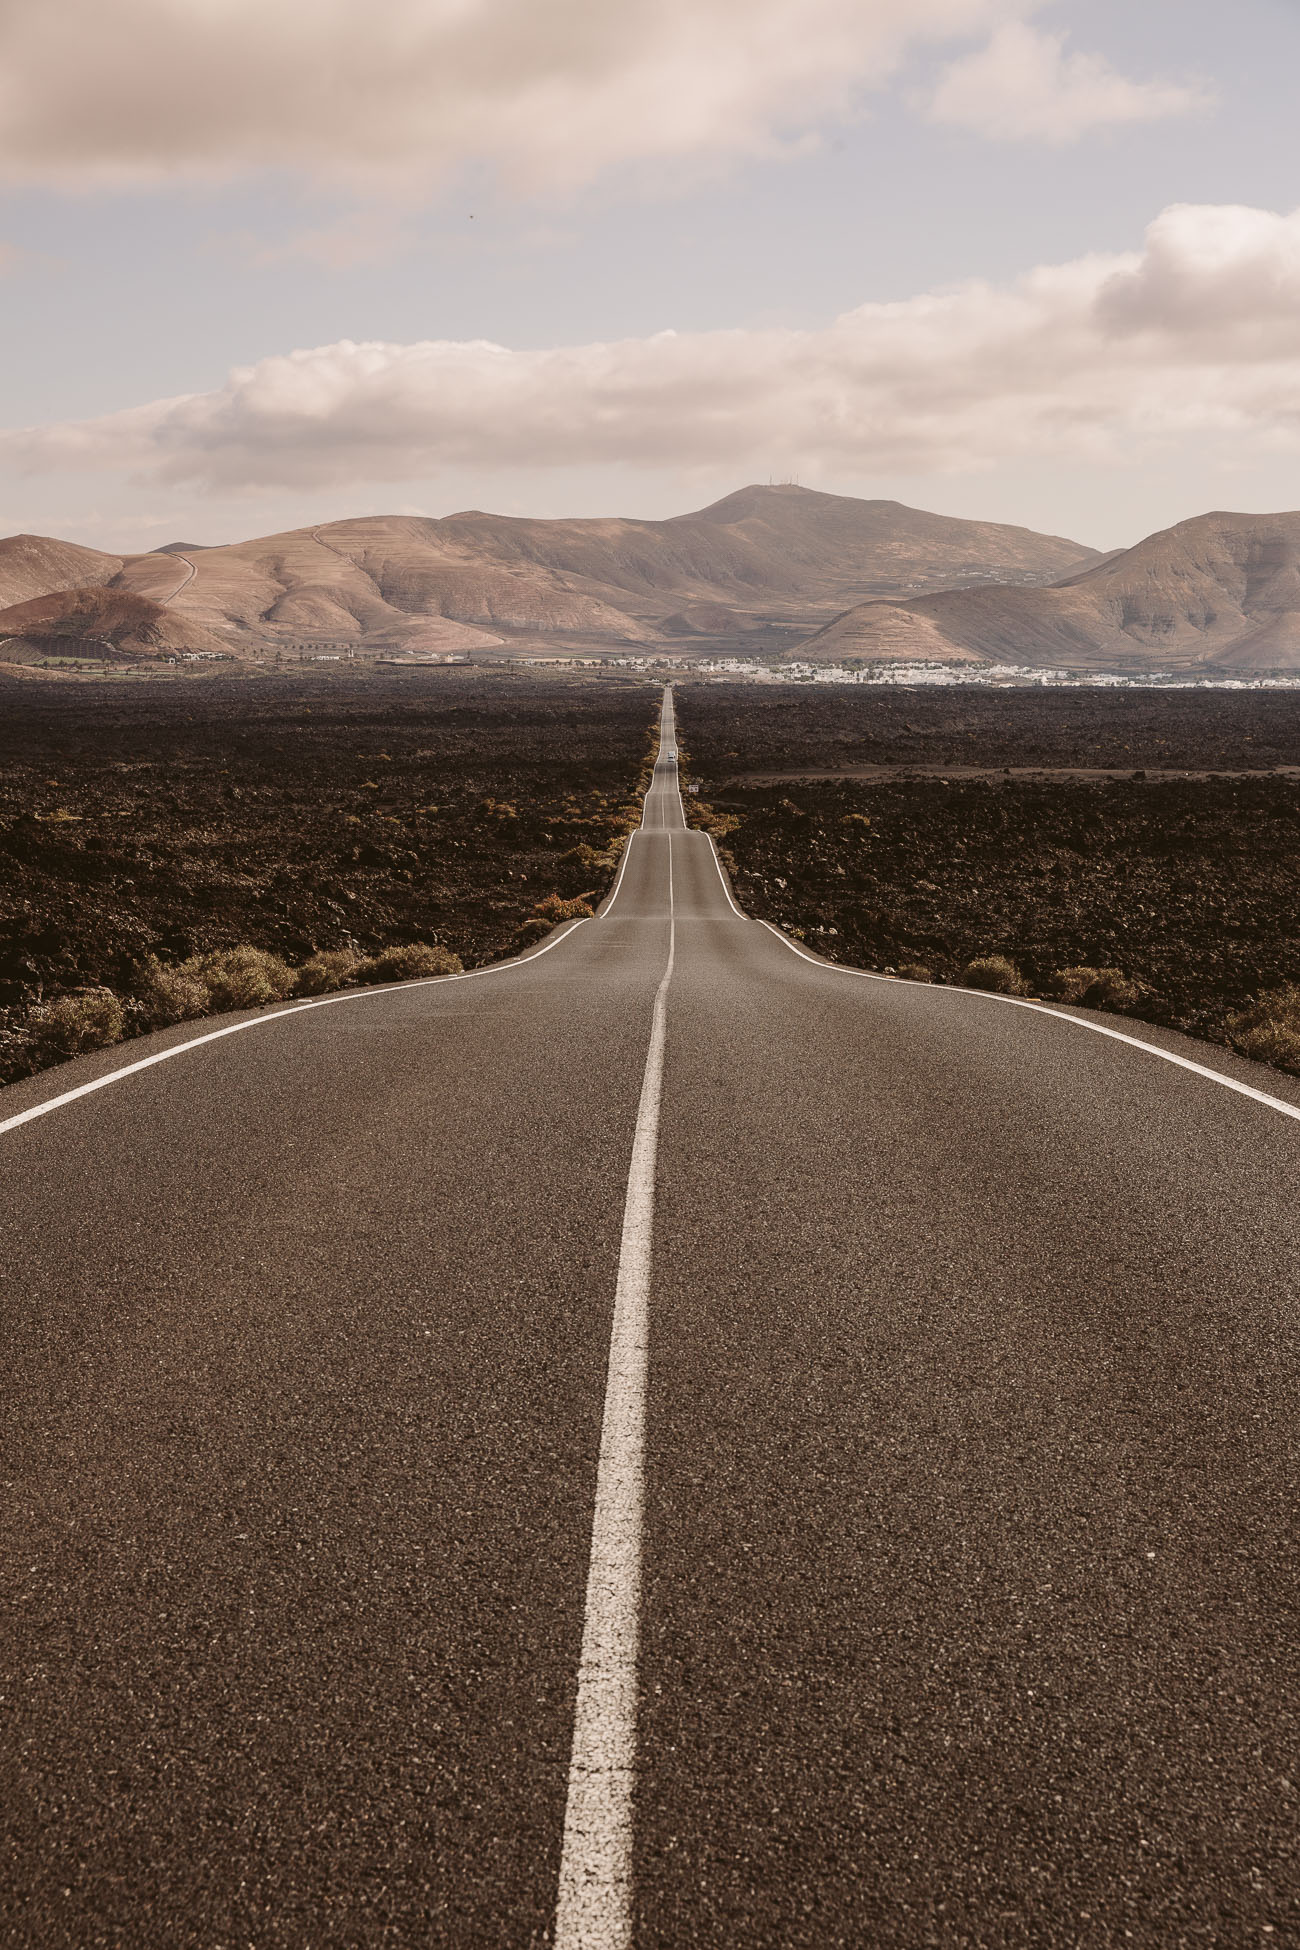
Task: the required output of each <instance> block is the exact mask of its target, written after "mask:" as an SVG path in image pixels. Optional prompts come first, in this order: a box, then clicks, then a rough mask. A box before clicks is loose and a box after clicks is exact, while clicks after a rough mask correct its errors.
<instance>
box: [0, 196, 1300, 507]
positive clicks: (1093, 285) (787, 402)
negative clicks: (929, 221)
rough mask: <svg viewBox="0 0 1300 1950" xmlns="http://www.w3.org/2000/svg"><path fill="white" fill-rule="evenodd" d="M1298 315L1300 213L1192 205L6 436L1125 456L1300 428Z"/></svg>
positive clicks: (343, 350)
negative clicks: (824, 307) (1018, 261)
mask: <svg viewBox="0 0 1300 1950" xmlns="http://www.w3.org/2000/svg"><path fill="white" fill-rule="evenodd" d="M1297 315H1300V212H1296V213H1294V214H1292V215H1290V216H1278V215H1273V214H1271V213H1269V212H1267V211H1261V210H1252V209H1241V208H1235V207H1226V206H1210V207H1197V206H1190V205H1180V206H1175V207H1173V208H1171V209H1169V210H1166V211H1165V212H1164V213H1163V214H1162V215H1161V216H1160V217H1159V218H1157V220H1156V221H1155V223H1153V224H1152V225H1151V227H1150V229H1149V230H1148V232H1147V236H1146V240H1145V244H1144V247H1143V249H1142V250H1141V251H1140V252H1132V253H1129V254H1126V255H1123V256H1093V257H1086V258H1080V259H1077V260H1075V261H1073V262H1070V263H1065V264H1059V265H1053V266H1045V267H1042V268H1040V269H1037V270H1034V271H1031V272H1029V273H1028V274H1027V275H1026V276H1024V277H1022V278H1020V279H1018V280H1017V281H1015V282H1014V283H1011V284H1008V285H1003V286H997V285H991V284H987V283H971V284H966V285H962V286H959V287H957V288H955V289H952V290H948V291H941V292H934V293H927V294H923V295H921V296H919V297H916V298H912V299H908V300H905V301H902V302H899V303H894V304H871V305H864V306H862V307H861V308H860V309H859V310H856V311H852V312H849V313H846V314H845V315H844V316H843V317H841V318H838V319H836V320H834V321H833V322H832V323H831V324H829V325H827V326H826V327H824V328H823V329H820V330H815V331H793V330H762V331H760V330H734V331H717V332H704V333H682V334H677V333H673V332H662V333H658V334H656V335H655V336H654V337H651V338H644V339H626V340H622V341H619V342H615V343H609V344H592V345H574V346H563V347H558V348H554V349H547V350H524V351H516V350H510V349H508V348H506V347H504V346H500V345H495V344H492V343H490V342H488V341H485V340H475V341H462V342H457V341H442V340H432V341H427V342H423V343H419V344H414V345H391V344H379V343H372V344H355V343H353V342H351V341H349V340H343V341H341V342H339V343H338V344H335V345H327V346H319V347H316V348H314V349H312V350H307V351H299V352H292V353H288V354H285V355H282V356H276V357H272V358H267V359H263V360H261V361H259V362H258V363H257V364H256V365H252V366H247V367H242V368H240V369H238V370H236V371H235V372H233V373H232V374H231V376H230V378H229V380H228V381H227V383H226V385H225V386H223V387H221V388H220V389H219V390H217V391H214V392H210V393H196V394H191V395H187V396H185V397H183V398H179V399H171V400H160V401H156V402H154V403H153V404H150V405H147V406H141V407H139V408H135V409H132V410H130V411H128V412H123V413H116V414H112V415H110V416H108V417H106V418H103V419H97V420H86V421H74V422H68V423H65V424H61V425H54V426H47V427H39V428H34V429H28V430H26V431H19V432H11V433H7V434H4V435H0V458H4V459H7V460H8V461H9V462H10V463H11V464H12V465H14V466H17V467H19V468H22V469H27V470H48V469H64V468H72V469H84V468H93V467H110V468H118V469H126V470H131V471H133V472H134V474H135V475H136V476H137V478H139V479H141V480H144V481H149V482H154V483H162V484H173V485H186V484H188V485H193V486H198V487H200V488H202V489H203V490H204V491H208V492H211V491H213V490H218V491H220V490H237V491H247V490H249V489H251V488H258V487H261V488H265V487H277V486H280V487H284V486H290V487H296V488H324V487H328V486H330V485H337V484H346V483H359V482H361V481H383V482H397V481H401V480H413V479H417V478H428V477H430V476H432V475H435V474H437V473H438V472H439V471H441V470H444V469H449V468H456V469H462V468H474V469H480V468H492V467H510V468H515V469H519V468H534V469H539V470H540V469H547V468H556V467H580V466H602V465H610V464H614V465H618V466H628V467H639V468H670V469H679V468H683V467H712V468H718V467H727V468H738V469H752V468H761V469H763V470H764V471H766V470H768V469H780V470H782V471H784V470H787V469H799V468H805V469H810V470H815V469H817V468H819V467H820V468H825V469H827V470H829V471H832V472H833V471H835V470H840V471H841V472H843V471H846V470H848V471H857V472H859V473H870V474H873V475H876V476H879V475H880V474H881V473H884V472H891V471H892V472H899V473H907V474H922V473H935V472H959V471H965V470H970V469H975V468H984V467H991V466H994V465H997V464H999V463H1002V462H1006V461H1014V460H1026V459H1033V460H1038V459H1040V458H1044V457H1047V456H1052V455H1055V456H1065V457H1070V458H1073V459H1077V460H1085V461H1093V462H1098V461H1100V462H1103V463H1108V464H1128V463H1131V462H1132V461H1134V460H1137V459H1140V458H1142V457H1143V456H1149V455H1151V454H1153V453H1157V454H1158V453H1160V452H1168V451H1171V450H1172V449H1173V447H1175V446H1176V443H1177V442H1178V441H1179V440H1180V439H1181V438H1182V437H1183V436H1184V435H1186V434H1188V433H1195V432H1201V433H1205V432H1212V433H1219V434H1224V433H1226V434H1228V435H1229V436H1230V437H1231V438H1232V440H1233V441H1234V442H1236V443H1237V449H1238V450H1239V451H1241V452H1247V451H1254V452H1261V451H1268V450H1269V449H1271V448H1276V447H1278V446H1279V445H1281V446H1283V447H1287V448H1295V447H1297V446H1300V334H1298V333H1297V330H1296V318H1297Z"/></svg>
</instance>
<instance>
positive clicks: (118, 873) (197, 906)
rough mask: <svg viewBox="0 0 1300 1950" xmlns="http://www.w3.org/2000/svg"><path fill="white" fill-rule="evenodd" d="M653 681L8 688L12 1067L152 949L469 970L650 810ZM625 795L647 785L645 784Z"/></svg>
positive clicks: (0, 903)
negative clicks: (45, 1012)
mask: <svg viewBox="0 0 1300 1950" xmlns="http://www.w3.org/2000/svg"><path fill="white" fill-rule="evenodd" d="M656 702H657V694H656V693H653V692H651V691H650V690H649V689H648V688H647V687H646V686H645V685H643V684H633V683H630V682H626V683H622V682H618V681H609V682H605V683H602V684H599V685H594V684H578V683H568V682H565V681H564V680H563V679H556V678H548V679H530V678H527V677H524V676H517V675H514V674H508V673H498V672H493V671H477V670H461V669H455V668H452V669H440V670H434V671H427V672H425V671H420V672H410V673H408V672H394V673H392V674H369V675H367V676H366V677H365V678H364V679H362V680H357V681H349V680H346V679H339V678H331V679H319V678H318V679H314V680H313V679H312V678H302V677H297V678H282V679H267V680H265V681H263V682H260V683H258V684H256V685H252V684H247V683H232V682H230V681H229V680H223V679H220V678H218V679H214V680H211V681H200V682H192V683H186V684H166V683H158V684H151V685H141V686H138V687H134V688H132V689H129V690H124V689H123V688H122V687H120V686H117V685H113V684H111V683H106V684H87V685H75V686H74V685H55V684H48V683H46V684H37V683H29V682H23V681H21V680H14V679H9V680H3V679H0V1080H3V1079H4V1078H5V1077H8V1076H14V1075H17V1074H21V1073H22V1071H23V1069H24V1068H26V1067H30V1063H29V1062H28V1061H27V1060H26V1058H25V1057H24V1055H23V1053H22V1051H21V1050H20V1048H19V1047H18V1044H17V1042H16V1040H15V1039H14V1038H13V1036H12V1034H11V1036H10V1040H9V1052H8V1056H7V1057H6V1052H5V1044H6V1038H5V1031H6V1027H8V1028H9V1029H10V1031H11V1032H12V1030H13V1027H14V1025H16V1024H17V1023H18V1022H20V1021H21V1019H22V1017H23V1014H24V1011H25V1010H26V1009H28V1008H29V1007H30V1006H31V1005H32V1004H33V1003H35V1002H38V1001H41V1000H48V999H49V998H51V997H55V996H58V995H61V994H64V993H67V992H69V991H72V990H76V989H78V988H81V987H83V986H85V985H86V984H104V985H107V986H108V987H111V988H113V989H115V990H116V991H118V992H119V993H124V994H129V992H130V989H131V985H132V983H133V981H134V980H135V977H136V971H137V969H138V967H139V965H140V963H141V961H142V960H143V958H144V957H145V956H147V955H150V954H155V955H158V956H159V957H160V958H161V959H163V960H165V961H175V960H181V959H184V958H185V957H186V956H187V955H190V954H193V953H198V952H202V951H206V950H208V949H212V948H220V947H226V946H230V945H233V944H234V943H237V942H245V941H246V942H251V943H252V944H253V945H255V946H256V947H259V948H267V949H271V950H274V951H275V952H276V953H278V954H282V955H284V956H285V957H286V958H287V959H288V960H290V961H291V962H299V961H302V960H305V959H306V958H307V956H309V955H311V954H313V953H314V952H316V950H318V949H330V948H339V947H355V948H357V949H359V950H361V951H363V952H371V951H373V950H374V949H376V948H379V947H382V946H386V945H389V944H391V943H394V942H405V941H410V940H415V939H419V940H437V941H441V942H442V943H444V944H445V945H446V946H447V947H448V948H450V949H452V950H453V951H454V952H455V953H457V954H459V955H460V956H461V958H462V959H463V960H464V961H465V962H466V964H467V965H469V964H473V963H477V962H481V961H484V960H490V959H491V958H492V957H493V956H494V955H496V954H499V953H501V952H503V951H504V950H505V949H507V948H509V947H510V946H511V945H512V942H513V938H514V933H515V930H516V928H517V927H518V924H519V922H520V921H521V919H522V918H523V917H524V916H526V915H527V914H528V913H529V911H530V909H531V908H532V907H533V906H534V905H535V904H536V903H537V902H538V901H540V900H543V899H544V898H545V897H546V896H547V895H549V894H552V893H559V894H560V895H562V896H564V897H566V898H568V897H571V896H573V895H576V894H580V893H584V892H587V891H590V890H603V888H604V887H605V885H606V884H607V883H608V880H609V878H610V869H609V867H608V865H599V864H594V863H593V859H592V856H593V855H596V854H600V853H601V852H603V851H604V850H606V849H607V848H608V846H609V843H610V840H611V839H612V838H613V837H614V836H615V835H617V834H618V833H619V832H621V831H622V830H623V827H624V824H625V822H626V820H627V818H628V817H629V816H632V817H635V816H636V813H637V808H636V801H635V796H634V794H633V788H634V786H635V782H636V778H637V774H638V770H639V767H640V764H641V761H642V758H643V756H644V753H645V748H646V738H647V734H648V731H649V727H650V725H651V723H652V721H653V718H654V715H655V707H656ZM629 795H632V796H631V797H630V796H629Z"/></svg>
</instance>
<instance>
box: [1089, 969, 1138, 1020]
mask: <svg viewBox="0 0 1300 1950" xmlns="http://www.w3.org/2000/svg"><path fill="white" fill-rule="evenodd" d="M1142 993H1143V991H1142V984H1141V983H1140V982H1135V981H1134V980H1133V979H1132V977H1131V976H1128V975H1126V974H1125V973H1124V971H1123V969H1122V968H1099V969H1098V970H1097V979H1096V980H1095V981H1094V982H1092V983H1090V984H1089V986H1088V987H1087V988H1086V989H1085V990H1084V992H1083V998H1082V1000H1083V1004H1084V1007H1085V1008H1087V1009H1118V1010H1121V1011H1123V1010H1125V1009H1133V1008H1136V1006H1137V1004H1138V1003H1139V1002H1140V1001H1141V1000H1142Z"/></svg>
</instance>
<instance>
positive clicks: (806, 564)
mask: <svg viewBox="0 0 1300 1950" xmlns="http://www.w3.org/2000/svg"><path fill="white" fill-rule="evenodd" d="M30 539H31V538H16V539H15V543H11V544H5V543H0V568H2V566H3V561H4V553H3V552H4V550H5V549H6V548H9V549H11V550H12V549H15V548H16V544H17V541H20V540H21V541H24V542H26V541H29V540H30ZM43 546H44V547H45V548H46V549H47V550H49V551H51V552H52V553H51V556H50V561H49V564H48V566H47V569H46V579H45V582H44V584H43V586H40V587H37V586H35V584H34V582H33V579H32V577H31V576H29V584H31V586H27V587H24V588H22V589H17V588H16V589H15V590H14V592H13V594H11V595H9V596H8V597H7V600H8V601H9V602H14V601H17V600H19V599H20V597H26V596H34V595H44V594H48V593H51V592H52V591H54V590H57V589H60V588H67V587H69V586H72V584H73V583H76V584H78V585H84V584H86V583H87V582H90V581H93V580H105V581H107V580H112V581H114V583H115V585H116V586H120V587H122V588H125V589H128V590H131V591H133V592H135V593H136V594H139V595H143V596H148V597H150V598H152V599H153V600H154V601H156V602H160V603H163V604H165V605H166V606H167V608H168V609H169V611H170V612H171V613H172V615H173V616H175V617H177V618H184V619H188V620H189V621H191V622H193V623H194V624H196V625H197V626H198V627H199V628H201V629H205V630H212V631H216V632H219V633H221V634H222V635H224V636H227V637H228V638H229V639H230V640H231V642H232V647H241V646H242V647H246V648H251V647H252V646H253V645H254V644H255V643H262V644H265V643H271V644H274V643H275V642H276V641H282V642H286V641H298V640H304V641H332V642H346V643H352V644H356V645H358V646H364V647H368V648H371V649H383V648H403V649H429V650H433V649H455V648H459V647H464V646H472V645H475V644H487V643H493V642H499V641H501V639H502V633H504V634H505V635H506V636H508V637H512V638H518V637H520V636H524V637H533V638H540V639H543V640H547V639H551V640H554V639H577V640H583V639H587V640H591V641H599V642H603V643H622V644H626V645H628V646H636V645H641V644H651V643H656V642H661V641H664V640H666V639H677V640H679V641H680V639H681V638H683V637H692V636H699V637H711V638H714V639H718V638H726V637H728V636H729V635H731V634H732V633H745V632H753V631H755V630H759V631H761V630H763V629H765V628H766V629H772V630H776V631H778V632H783V635H782V638H781V640H782V641H783V642H785V641H789V638H790V635H791V634H792V633H799V632H803V631H806V630H809V629H812V628H815V627H816V626H817V624H818V623H820V622H822V621H829V620H830V619H831V618H832V617H834V616H835V615H837V614H839V613H840V612H841V611H843V610H844V609H845V608H846V607H847V606H848V605H849V604H851V603H854V602H857V601H859V600H860V599H861V598H862V597H864V596H871V595H890V596H909V595H911V594H913V593H919V592H921V591H924V590H929V589H935V588H944V587H951V586H952V585H954V584H960V583H964V582H970V581H981V580H992V579H998V580H1001V581H1007V582H1011V583H1040V582H1049V581H1052V580H1055V579H1056V578H1058V577H1060V576H1062V575H1068V574H1070V573H1072V572H1074V571H1076V570H1078V569H1080V568H1085V567H1087V566H1088V565H1089V564H1090V563H1092V562H1094V561H1096V560H1098V559H1099V558H1098V557H1097V555H1096V551H1095V550H1092V549H1088V548H1084V547H1082V546H1081V545H1080V544H1079V543H1077V542H1071V541H1066V540H1063V539H1061V538H1060V537H1058V536H1049V535H1037V534H1035V533H1034V532H1033V531H1032V530H1031V529H1027V528H1013V527H1009V526H1006V525H1003V524H1000V523H996V522H972V521H958V520H955V519H953V518H951V517H948V516H942V515H930V514H925V513H923V512H922V511H920V510H918V509H914V508H906V507H904V506H902V504H901V503H899V502H895V501H859V500H854V499H852V498H850V497H847V496H843V495H833V494H817V493H814V492H812V491H811V490H810V489H807V488H797V487H751V488H744V489H742V490H741V491H740V492H739V493H737V494H732V495H728V496H727V497H726V499H725V500H723V501H719V502H717V503H715V504H714V505H713V506H712V507H709V508H704V509H702V510H700V511H698V512H697V513H694V514H689V515H678V516H674V517H673V518H671V519H669V520H666V521H630V520H624V519H616V518H611V519H608V520H599V519H598V520H581V521H576V520H575V521H542V520H528V519H517V518H513V517H509V516H503V515H490V514H482V513H479V512H475V511H471V512H467V513H463V514H456V515H449V516H447V517H446V518H445V519H443V520H432V519H425V518H423V517H420V516H405V515H393V516H374V517H367V518H364V519H361V520H356V521H339V522H330V523H326V524H323V525H322V526H320V527H317V528H303V529H295V530H292V531H290V532H288V533H285V534H282V535H270V536H265V537H262V538H260V539H257V540H253V541H248V542H240V543H235V544H231V545H229V546H227V547H222V548H204V549H201V550H199V549H195V550H190V551H187V550H186V549H185V547H184V545H182V544H168V546H167V547H166V549H160V550H158V551H156V552H154V553H152V554H149V555H137V556H131V557H128V558H126V559H125V560H122V559H119V558H116V557H111V556H102V557H100V556H97V555H96V552H95V551H93V550H70V545H69V544H65V543H48V544H43ZM60 549H63V550H68V551H70V553H69V561H68V565H67V571H66V576H65V579H64V580H59V579H58V576H59V574H60V573H61V570H60V563H59V561H58V559H56V556H55V554H54V553H53V552H55V551H58V550H60ZM72 557H76V558H77V560H75V561H74V560H72ZM86 557H93V558H94V559H95V561H96V562H98V563H99V564H101V565H102V573H100V574H97V575H95V576H92V575H90V574H88V573H86V571H85V569H84V568H83V567H82V566H81V559H82V558H86ZM3 593H4V591H3V587H2V586H0V595H3Z"/></svg>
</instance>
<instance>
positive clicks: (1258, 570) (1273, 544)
mask: <svg viewBox="0 0 1300 1950" xmlns="http://www.w3.org/2000/svg"><path fill="white" fill-rule="evenodd" d="M793 654H797V655H798V656H800V657H805V658H809V659H811V660H813V661H819V660H825V661H839V660H841V659H843V658H846V657H849V658H862V659H864V660H866V661H877V660H888V661H898V660H911V659H913V658H921V659H924V660H927V661H936V660H937V661H940V662H953V663H963V664H965V663H990V662H992V663H1015V664H1021V665H1026V666H1030V667H1038V668H1045V667H1054V666H1057V665H1059V666H1062V667H1064V668H1066V669H1081V670H1088V669H1107V670H1115V671H1118V672H1123V671H1125V670H1134V671H1137V670H1151V669H1153V668H1169V669H1193V668H1196V667H1200V666H1207V667H1210V668H1214V669H1225V670H1234V669H1242V670H1290V669H1300V513H1287V512H1283V513H1279V514H1271V515H1250V514H1240V513H1236V512H1234V511H1231V510H1227V509H1216V510H1213V511H1211V512H1210V513H1208V514H1203V515H1192V516H1189V517H1187V518H1186V519H1185V520H1183V521H1180V522H1175V523H1174V524H1173V526H1172V527H1170V528H1165V529H1159V530H1157V531H1156V532H1155V533H1154V534H1151V535H1147V536H1144V537H1143V539H1142V540H1141V541H1140V542H1136V543H1135V544H1134V545H1133V547H1132V548H1128V549H1123V550H1121V551H1119V552H1118V553H1117V554H1115V555H1113V556H1108V557H1105V558H1103V559H1102V560H1100V561H1098V562H1095V563H1092V564H1090V565H1089V566H1088V567H1086V568H1084V569H1083V570H1082V571H1079V572H1076V573H1075V574H1073V575H1069V576H1066V577H1063V578H1061V579H1060V580H1058V581H1057V582H1056V583H1054V584H1052V585H1050V586H1043V587H1038V588H1026V587H1020V588H1013V587H1010V586H1008V585H995V586H990V587H987V588H967V589H962V590H949V591H944V592H935V593H933V594H927V595H922V596H919V597H916V598H911V599H907V600H904V601H897V600H895V601H880V600H868V601H866V602H864V603H859V604H856V605H855V606H854V607H853V608H851V609H849V610H847V611H846V612H845V613H844V614H843V615H842V616H839V617H837V618H836V619H835V621H834V622H833V623H831V624H828V625H826V626H825V627H824V628H823V629H821V630H819V631H817V632H816V633H815V634H814V635H812V636H811V637H809V638H808V639H807V640H806V641H805V642H804V643H802V644H800V645H799V646H798V647H797V650H796V651H795V652H794V653H793Z"/></svg>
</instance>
